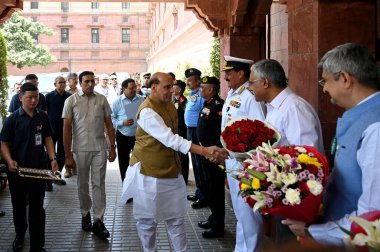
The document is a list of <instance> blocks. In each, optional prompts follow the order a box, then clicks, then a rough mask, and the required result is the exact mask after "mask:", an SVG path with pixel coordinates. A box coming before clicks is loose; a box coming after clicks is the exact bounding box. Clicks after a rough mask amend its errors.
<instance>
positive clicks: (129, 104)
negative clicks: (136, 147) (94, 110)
mask: <svg viewBox="0 0 380 252" xmlns="http://www.w3.org/2000/svg"><path fill="white" fill-rule="evenodd" d="M143 101H144V98H142V97H141V96H140V95H135V97H133V98H132V100H130V99H128V98H127V97H126V96H125V95H124V94H122V95H120V96H118V97H117V99H116V100H115V101H114V102H113V103H112V115H111V118H112V123H113V127H114V128H115V129H116V130H118V131H120V133H121V134H123V135H124V136H135V135H136V128H137V123H136V112H137V109H138V108H139V107H140V105H141V103H143ZM125 119H133V125H130V126H123V121H124V120H125Z"/></svg>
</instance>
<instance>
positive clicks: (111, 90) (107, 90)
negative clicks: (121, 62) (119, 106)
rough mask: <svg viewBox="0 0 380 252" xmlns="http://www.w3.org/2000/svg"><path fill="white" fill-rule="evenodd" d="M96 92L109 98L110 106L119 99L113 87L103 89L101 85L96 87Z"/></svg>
mask: <svg viewBox="0 0 380 252" xmlns="http://www.w3.org/2000/svg"><path fill="white" fill-rule="evenodd" d="M94 90H95V91H96V92H98V93H100V94H102V95H104V96H105V97H106V98H107V101H108V103H109V104H110V105H112V103H113V102H114V101H115V100H116V99H117V95H116V92H115V89H114V88H113V87H112V86H108V85H107V87H105V88H104V87H102V85H101V84H98V85H96V87H95V88H94Z"/></svg>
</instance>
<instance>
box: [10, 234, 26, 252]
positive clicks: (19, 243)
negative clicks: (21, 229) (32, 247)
mask: <svg viewBox="0 0 380 252" xmlns="http://www.w3.org/2000/svg"><path fill="white" fill-rule="evenodd" d="M23 247H24V237H20V236H18V235H16V238H15V239H14V241H13V244H12V248H13V251H19V250H21V249H22V248H23Z"/></svg>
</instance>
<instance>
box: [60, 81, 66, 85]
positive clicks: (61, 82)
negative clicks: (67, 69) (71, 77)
mask: <svg viewBox="0 0 380 252" xmlns="http://www.w3.org/2000/svg"><path fill="white" fill-rule="evenodd" d="M58 83H59V84H66V81H58Z"/></svg>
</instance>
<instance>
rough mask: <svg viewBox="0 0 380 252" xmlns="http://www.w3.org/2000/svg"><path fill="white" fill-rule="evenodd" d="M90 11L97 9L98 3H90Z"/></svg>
mask: <svg viewBox="0 0 380 252" xmlns="http://www.w3.org/2000/svg"><path fill="white" fill-rule="evenodd" d="M91 9H99V3H98V2H92V3H91Z"/></svg>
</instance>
